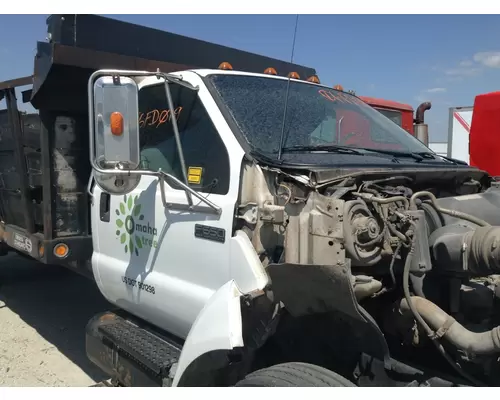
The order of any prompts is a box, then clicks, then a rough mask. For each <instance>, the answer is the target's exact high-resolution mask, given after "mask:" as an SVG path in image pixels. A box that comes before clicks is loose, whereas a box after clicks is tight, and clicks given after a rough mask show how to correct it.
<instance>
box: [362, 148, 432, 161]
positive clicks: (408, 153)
mask: <svg viewBox="0 0 500 400" xmlns="http://www.w3.org/2000/svg"><path fill="white" fill-rule="evenodd" d="M364 150H367V151H373V152H374V153H381V154H389V155H391V156H394V157H410V158H413V159H415V160H416V161H418V162H420V161H423V160H424V159H425V158H427V159H432V160H434V159H435V158H436V157H435V156H434V154H432V153H428V152H420V153H419V152H413V151H398V150H386V149H364Z"/></svg>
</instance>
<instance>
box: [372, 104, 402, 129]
mask: <svg viewBox="0 0 500 400" xmlns="http://www.w3.org/2000/svg"><path fill="white" fill-rule="evenodd" d="M375 110H377V111H378V112H379V113H380V114H382V115H385V116H386V117H387V118H389V119H390V120H391V121H392V122H394V123H395V124H397V125H398V126H402V125H403V116H402V114H401V111H396V110H388V109H386V108H376V107H375Z"/></svg>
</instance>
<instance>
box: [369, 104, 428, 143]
mask: <svg viewBox="0 0 500 400" xmlns="http://www.w3.org/2000/svg"><path fill="white" fill-rule="evenodd" d="M359 98H360V99H361V100H363V101H364V102H365V103H368V104H369V105H370V106H372V107H373V108H375V109H376V110H377V111H379V112H380V113H382V114H384V115H385V116H386V117H387V118H389V119H391V120H392V121H393V122H395V123H396V124H398V125H399V126H400V127H402V128H403V129H404V130H405V131H407V132H408V133H410V134H412V135H413V136H416V137H417V138H418V139H420V140H421V141H422V142H424V143H425V144H426V145H428V144H429V135H428V127H427V124H425V122H424V113H425V112H426V111H427V110H429V109H430V108H431V103H429V102H425V103H422V104H420V105H419V106H418V107H417V110H416V112H415V114H414V110H413V107H412V106H411V105H409V104H404V103H399V102H396V101H392V100H385V99H379V98H375V97H367V96H359Z"/></svg>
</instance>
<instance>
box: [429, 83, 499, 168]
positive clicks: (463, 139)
mask: <svg viewBox="0 0 500 400" xmlns="http://www.w3.org/2000/svg"><path fill="white" fill-rule="evenodd" d="M499 114H500V92H490V93H483V94H479V95H477V96H476V97H475V99H474V105H473V106H468V107H451V108H450V109H449V123H448V140H447V141H445V142H431V143H430V144H429V145H430V147H431V148H432V149H433V150H438V153H441V154H443V155H445V156H448V157H453V158H455V159H457V160H461V161H463V162H466V163H467V164H470V165H471V166H475V167H478V168H480V169H482V170H484V171H487V172H488V173H489V174H490V175H492V176H495V177H496V176H499V175H500V163H499V162H498V160H497V157H496V154H498V150H499V149H498V139H497V136H498V133H497V132H498V131H499V129H500V121H499V120H498V115H499Z"/></svg>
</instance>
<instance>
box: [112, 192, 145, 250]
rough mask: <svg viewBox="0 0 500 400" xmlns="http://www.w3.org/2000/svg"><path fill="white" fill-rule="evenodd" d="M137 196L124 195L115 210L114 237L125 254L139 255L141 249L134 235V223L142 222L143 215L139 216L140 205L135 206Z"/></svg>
mask: <svg viewBox="0 0 500 400" xmlns="http://www.w3.org/2000/svg"><path fill="white" fill-rule="evenodd" d="M137 198H138V197H137V196H135V198H134V197H133V196H128V197H127V195H125V196H124V197H123V201H122V202H120V205H119V206H118V208H117V209H116V210H115V212H116V215H117V218H116V228H117V229H116V237H117V239H119V240H120V244H121V245H124V250H125V253H128V252H129V251H130V254H135V255H136V256H138V255H139V249H142V242H141V238H140V237H139V236H138V235H137V234H136V231H135V228H136V221H135V220H134V218H135V219H136V220H137V219H138V220H140V221H142V220H143V219H144V215H143V214H141V205H140V204H137Z"/></svg>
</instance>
